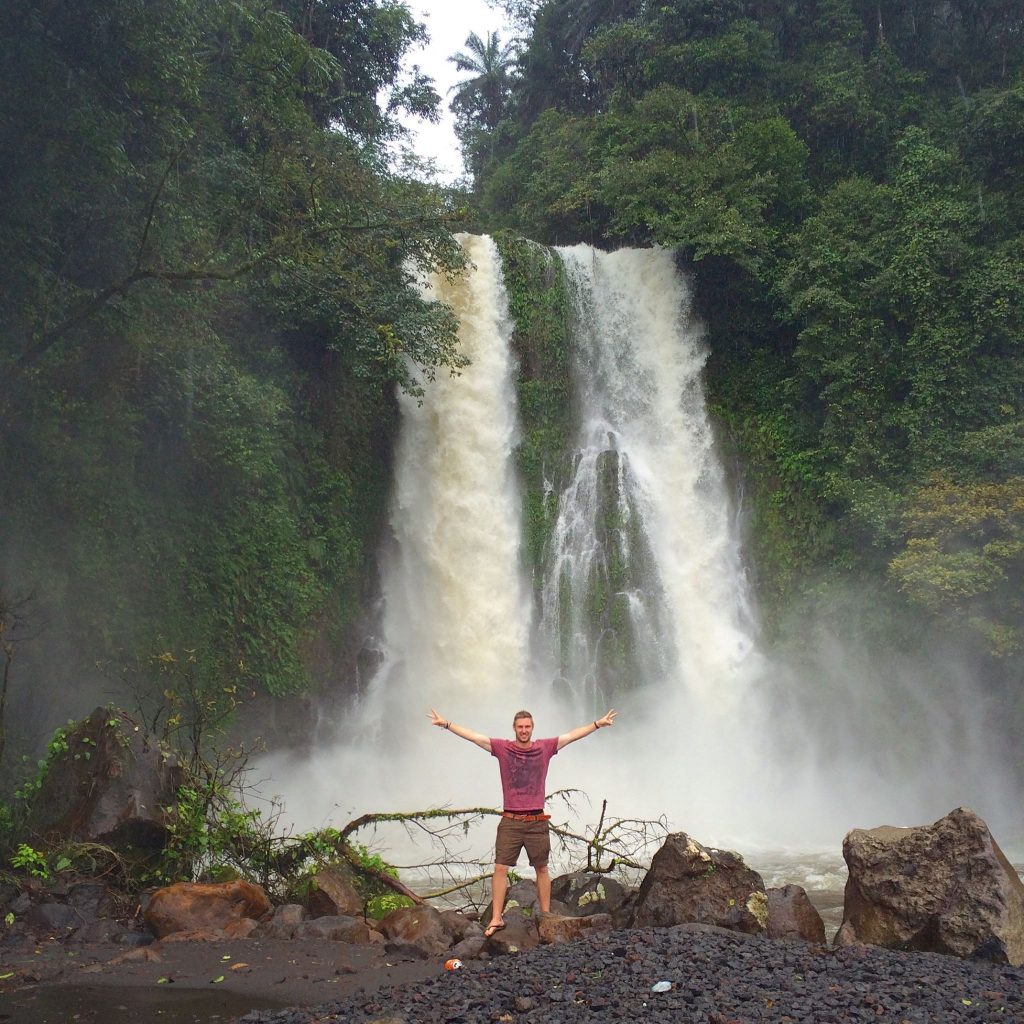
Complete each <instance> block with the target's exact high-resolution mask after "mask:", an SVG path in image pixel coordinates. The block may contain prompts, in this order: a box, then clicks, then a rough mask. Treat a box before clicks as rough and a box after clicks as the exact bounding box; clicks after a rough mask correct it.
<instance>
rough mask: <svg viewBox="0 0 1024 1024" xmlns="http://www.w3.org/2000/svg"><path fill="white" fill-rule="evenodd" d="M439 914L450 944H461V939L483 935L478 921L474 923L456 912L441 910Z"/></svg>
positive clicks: (481, 926)
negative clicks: (450, 941)
mask: <svg viewBox="0 0 1024 1024" xmlns="http://www.w3.org/2000/svg"><path fill="white" fill-rule="evenodd" d="M440 913H441V923H442V924H443V925H444V930H445V931H446V932H447V933H448V937H449V938H450V939H451V940H452V942H462V940H463V939H467V938H474V937H476V936H482V935H483V933H484V929H483V925H481V924H480V922H479V921H474V920H473V919H472V918H469V917H466V915H465V914H460V913H459V912H458V911H457V910H442V911H441V912H440Z"/></svg>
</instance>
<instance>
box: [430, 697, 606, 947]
mask: <svg viewBox="0 0 1024 1024" xmlns="http://www.w3.org/2000/svg"><path fill="white" fill-rule="evenodd" d="M617 714H618V712H617V711H609V712H608V713H607V714H606V715H605V716H604V717H603V718H598V719H596V720H595V721H593V722H588V723H587V724H586V725H581V726H580V727H579V728H578V729H573V730H572V732H567V733H563V734H562V735H561V736H559V737H557V738H551V739H544V740H535V739H533V715H531V714H530V712H529V711H517V712H516V714H515V717H514V718H513V720H512V728H513V730H514V731H515V735H516V738H515V740H503V739H496V738H493V737H492V738H488V737H487V736H484V735H482V734H481V733H478V732H474V731H473V730H472V729H467V728H465V726H461V725H456V724H455V723H454V722H452V721H451V720H450V719H445V718H442V717H441V716H440V715H439V714H438V713H437V712H436V711H435V710H434V709H433V708H431V709H430V721H431V723H432V724H433V725H436V726H438V727H440V728H441V729H448V730H450V731H451V732H453V733H455V735H456V736H461V737H462V739H464V740H469V741H470V743H475V744H476V745H477V746H478V747H481V748H483V749H484V750H486V751H487V752H488V753H489V754H491V755H493V756H494V757H496V758H497V759H498V767H499V768H500V769H501V789H502V794H503V797H504V801H505V802H504V810H503V811H502V814H501V821H500V822H499V824H498V837H497V840H496V841H495V850H494V877H493V879H492V882H491V922H490V924H489V925H488V926H487V929H486V931H485V932H484V935H485V936H487V937H488V938H490V936H492V935H493V934H494V933H495V932H497V931H500V930H501V929H502V928H504V927H505V920H504V918H503V916H502V912H503V910H504V907H505V894H506V892H507V891H508V869H509V868H511V867H515V864H516V861H518V860H519V854H520V853H521V852H522V850H523V847H524V846H525V847H526V854H527V856H528V857H529V858H530V865H531V867H533V868H534V870H535V871H536V872H537V901H538V903H539V904H540V912H541V913H542V914H547V913H549V912H550V911H551V875H550V873H549V872H548V857H549V855H550V853H551V837H550V835H549V827H548V820H549V819H550V817H551V815H550V814H545V813H544V796H545V788H544V787H545V783H546V781H547V777H548V763H549V762H550V760H551V758H552V757H554V756H555V754H557V753H558V751H560V750H561V749H562V747H564V746H566V745H568V744H569V743H575V742H576V740H581V739H583V737H584V736H589V735H590V734H591V733H594V732H597V730H598V729H600V728H602V727H603V726H606V725H612V724H613V723H614V722H615V716H616V715H617Z"/></svg>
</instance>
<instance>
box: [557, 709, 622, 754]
mask: <svg viewBox="0 0 1024 1024" xmlns="http://www.w3.org/2000/svg"><path fill="white" fill-rule="evenodd" d="M617 714H618V711H615V710H612V711H609V712H608V713H607V714H606V715H605V716H604V717H603V718H595V719H594V721H593V722H587V724H586V725H581V726H580V727H579V728H578V729H573V730H572V732H567V733H563V734H562V735H561V736H559V737H558V749H559V750H561V749H562V747H566V746H568V745H569V744H570V743H575V742H576V741H577V740H581V739H583V737H584V736H589V735H590V734H591V733H594V732H597V730H598V729H603V728H604V727H605V726H607V725H614V724H615V716H616V715H617Z"/></svg>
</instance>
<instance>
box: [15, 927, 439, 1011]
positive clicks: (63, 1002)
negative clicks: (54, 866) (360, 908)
mask: <svg viewBox="0 0 1024 1024" xmlns="http://www.w3.org/2000/svg"><path fill="white" fill-rule="evenodd" d="M144 950H145V953H143V954H140V953H138V952H136V953H134V954H133V956H137V955H145V956H147V957H148V956H153V957H157V958H159V959H140V960H135V959H129V960H121V961H120V962H114V963H111V961H116V960H117V958H119V957H123V956H124V955H125V953H126V952H129V951H126V949H125V947H124V946H118V945H114V944H98V945H89V946H72V945H65V944H62V943H59V942H54V941H49V942H42V943H39V944H36V945H29V946H24V947H20V948H18V949H0V976H3V975H6V974H12V975H13V976H12V977H10V978H4V979H3V980H0V1024H66V1022H69V1021H77V1022H80V1024H93V1022H96V1024H108V1022H109V1024H142V1022H146V1024H149V1022H154V1021H156V1022H161V1024H197V1022H207V1021H228V1020H231V1019H233V1018H235V1017H239V1016H241V1015H242V1014H244V1013H247V1012H249V1011H251V1010H271V1009H278V1008H283V1007H290V1006H315V1005H317V1004H319V1003H325V1002H329V1001H332V1000H337V999H341V998H345V997H346V996H349V995H355V994H358V993H359V992H360V991H363V992H366V993H369V992H374V991H376V990H377V989H378V988H379V987H380V986H381V985H400V984H403V983H405V982H411V981H420V980H423V979H425V978H429V977H432V976H434V975H436V974H438V973H443V970H444V968H443V966H442V961H438V962H437V963H435V962H433V961H429V962H427V961H410V960H408V959H403V958H401V957H396V956H392V955H389V954H386V953H384V951H383V950H381V949H379V948H368V947H364V946H353V945H349V944H348V943H344V942H316V941H309V940H305V941H297V940H277V939H238V940H233V941H223V942H168V943H154V944H153V945H152V946H147V947H144ZM239 965H242V966H239ZM162 978H165V979H167V980H166V981H160V979H162ZM218 978H223V980H222V981H217V980H216V979H218Z"/></svg>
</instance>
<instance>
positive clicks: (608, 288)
mask: <svg viewBox="0 0 1024 1024" xmlns="http://www.w3.org/2000/svg"><path fill="white" fill-rule="evenodd" d="M463 244H464V245H465V247H466V249H467V253H468V255H469V257H470V259H471V261H472V264H473V266H472V269H471V271H470V272H469V273H468V274H467V276H466V277H465V278H464V279H462V280H461V281H458V282H455V283H449V282H444V281H432V282H431V283H430V285H429V287H430V288H431V290H432V292H433V293H434V294H435V295H436V296H437V297H438V298H440V299H443V300H444V301H446V302H448V303H449V304H450V305H451V306H452V307H453V309H454V310H455V312H456V313H457V315H458V317H459V319H460V323H461V329H460V344H461V346H462V347H463V351H464V352H465V354H466V355H467V356H469V358H470V360H471V362H470V365H469V366H467V367H466V368H465V369H464V370H463V371H462V372H461V373H459V374H458V375H457V376H451V377H449V376H446V375H438V378H437V379H436V380H435V381H433V382H431V383H429V384H428V385H427V386H426V387H425V393H424V396H423V399H422V402H418V401H417V400H416V399H414V398H408V397H403V398H402V426H401V437H400V441H399V445H398V451H397V458H396V466H395V480H394V492H393V499H392V507H391V508H392V510H391V534H392V539H391V542H390V543H389V545H388V546H387V550H386V552H385V553H384V554H383V555H382V589H383V604H384V613H383V617H382V625H381V632H382V641H381V648H382V650H383V660H382V663H381V666H380V668H379V670H378V671H377V673H376V675H375V677H374V679H373V680H372V682H371V683H370V685H369V687H368V690H367V692H365V693H363V694H361V695H360V697H359V701H358V704H357V706H356V707H355V708H353V709H351V710H350V712H349V713H348V715H347V718H348V721H349V724H350V725H351V728H350V729H349V730H348V732H347V733H346V735H345V736H344V737H342V738H339V740H338V741H337V743H336V744H335V745H333V746H322V747H321V748H320V749H318V750H317V751H316V752H315V753H314V754H313V755H312V756H311V757H310V758H309V759H307V760H304V761H302V762H301V763H297V762H294V761H289V760H288V759H286V758H283V757H278V758H275V759H272V760H270V761H268V764H267V765H265V766H264V767H265V772H266V774H269V775H270V776H271V778H272V780H273V785H274V787H276V788H277V789H278V790H279V791H282V796H283V797H284V799H285V802H286V807H287V811H288V816H289V817H291V818H292V819H293V820H295V821H297V822H301V823H302V824H304V825H309V826H315V825H319V824H323V823H325V822H327V821H333V822H335V823H337V822H338V821H339V820H342V819H345V820H347V817H349V816H354V815H357V814H361V813H364V812H366V811H369V810H379V811H384V810H394V809H400V810H409V809H414V808H425V807H436V806H445V805H447V806H452V807H467V806H473V805H480V804H483V805H489V806H493V805H494V804H495V803H496V802H497V800H498V799H499V795H500V791H499V788H498V776H497V770H496V766H495V765H493V764H490V763H488V761H485V760H484V759H485V757H486V755H485V754H484V753H483V752H482V751H481V750H479V749H478V748H476V747H475V746H473V745H472V744H469V743H466V742H464V741H461V740H459V739H458V738H456V737H454V736H452V735H451V734H448V733H445V732H442V731H440V730H438V729H436V728H431V727H430V726H429V722H428V719H427V717H426V713H427V710H428V709H429V708H431V707H435V708H437V709H438V711H439V712H441V714H442V715H444V716H445V717H447V718H451V719H453V720H455V721H456V722H459V723H461V724H464V725H467V726H469V727H470V728H473V729H475V730H477V731H479V732H482V733H485V734H486V735H490V736H495V735H499V736H507V735H510V730H511V720H512V715H513V713H514V712H515V711H516V710H517V709H519V708H520V707H524V706H525V707H528V708H530V709H531V710H532V711H533V713H534V716H535V719H536V722H537V730H538V733H539V734H541V735H553V734H557V733H561V732H564V731H567V730H568V729H570V728H572V727H574V726H577V725H580V724H582V723H584V722H589V721H590V720H591V719H593V718H594V717H595V716H596V715H597V714H600V713H603V712H604V711H605V710H606V708H607V707H608V706H611V705H612V704H614V706H615V707H617V708H618V710H619V712H620V716H619V720H618V722H617V723H616V726H615V728H614V729H611V730H602V732H601V733H600V734H598V735H596V736H593V737H588V738H587V739H585V740H583V741H581V742H579V743H577V744H574V745H573V746H572V747H570V748H569V749H567V750H566V751H564V752H563V753H562V754H560V755H559V756H558V757H556V758H555V759H554V760H553V761H552V763H551V770H550V775H549V789H551V790H554V789H558V788H562V787H570V786H571V787H578V788H579V789H581V790H583V791H585V793H586V794H587V795H588V796H589V799H590V801H591V802H592V803H591V806H589V807H588V806H587V805H586V804H585V802H583V801H582V800H578V801H576V803H577V808H576V810H577V812H578V813H579V815H580V818H581V819H582V820H583V822H587V821H592V820H593V819H594V817H595V816H596V811H595V808H597V807H599V806H600V803H601V801H602V800H603V799H607V800H608V806H609V813H610V814H613V815H616V816H622V817H650V818H655V817H658V816H660V815H665V816H666V818H667V820H668V823H669V826H670V828H671V829H672V830H677V831H687V832H689V833H691V834H693V835H694V836H696V837H697V838H698V839H700V840H701V841H703V842H706V843H711V844H719V845H729V846H732V847H734V848H737V849H739V850H741V851H743V852H747V853H748V854H749V853H751V852H752V851H756V850H760V851H765V850H768V849H785V848H789V849H796V850H811V849H821V850H827V851H830V852H831V855H832V859H833V860H837V859H838V856H839V849H840V842H841V838H842V835H843V834H844V832H845V831H846V830H847V829H849V828H852V827H871V826H874V825H878V824H883V823H886V824H909V823H916V822H930V821H932V820H935V819H936V818H938V817H940V816H941V815H942V814H944V813H946V812H947V811H948V810H950V809H951V808H952V807H954V806H956V805H958V804H969V805H971V806H973V807H974V809H975V810H976V811H978V813H980V814H982V815H983V816H984V817H987V818H988V820H989V821H990V824H992V826H993V828H994V829H995V828H998V826H999V824H1000V823H1001V822H1004V821H1006V822H1009V821H1012V820H1013V817H1012V810H1013V803H1012V799H1013V797H1012V794H1013V789H1012V786H1011V785H1010V784H1009V781H1008V780H1009V777H1010V772H1008V771H1006V772H1004V771H1002V770H1001V768H1000V766H999V764H998V763H997V761H998V758H996V757H993V756H991V754H992V747H993V744H992V743H991V742H990V735H989V733H988V732H987V724H986V717H985V714H984V709H979V708H978V707H977V706H976V705H971V704H970V703H968V701H967V700H966V699H965V696H966V694H967V693H968V690H967V689H966V687H965V689H964V691H963V692H957V691H956V690H955V688H954V691H953V692H950V693H946V694H943V695H942V696H941V697H940V699H939V700H938V701H936V700H934V699H932V697H931V694H932V693H933V688H932V689H929V688H928V687H926V686H924V685H922V683H921V671H920V669H918V668H917V667H915V666H912V665H899V664H888V663H884V664H878V663H875V662H876V659H873V658H872V656H871V655H870V653H865V652H861V651H856V652H850V651H849V650H846V649H844V648H843V647H842V646H841V645H840V644H839V642H838V641H836V640H835V639H834V638H832V637H825V636H824V635H823V634H819V633H816V632H815V630H816V628H817V627H816V626H815V625H814V624H812V623H808V624H807V642H808V644H812V643H813V644H819V647H820V652H819V653H818V654H817V655H816V661H815V660H814V659H811V663H813V664H814V666H815V671H814V673H813V674H809V673H808V672H807V671H806V669H804V670H802V671H801V672H797V671H796V670H792V669H790V668H787V667H786V666H784V665H780V664H777V663H774V662H773V661H772V660H771V659H769V658H767V657H766V656H764V655H763V654H762V653H760V652H759V650H758V646H757V643H756V630H755V626H754V616H753V614H752V610H751V605H750V598H749V594H748V588H747V584H746V580H745V576H744V571H743V564H742V560H741V555H740V547H739V542H738V537H737V530H736V528H735V516H734V514H733V512H732V510H731V508H730V505H731V502H730V495H729V488H728V486H727V483H726V479H725V474H724V472H723V469H722V465H721V462H720V460H719V458H718V456H717V454H716V451H715V446H714V443H713V434H712V429H711V426H710V423H709V420H708V416H707V413H706V410H705V406H704V398H703V392H702V385H701V370H702V366H703V361H704V349H703V343H702V337H701V330H700V326H699V324H698V323H697V322H696V321H695V319H694V317H693V315H692V313H691V309H690V305H691V300H690V294H689V290H688V286H687V283H686V281H685V279H684V278H683V277H682V276H681V275H680V274H679V273H678V271H677V269H676V267H675V265H674V260H673V258H672V254H671V253H669V252H667V251H662V250H620V251H618V252H614V253H603V252H599V251H597V250H595V249H592V248H590V247H588V246H576V247H573V248H569V249H562V250H558V251H557V252H556V253H555V254H554V255H553V258H557V259H560V260H561V261H562V264H563V265H564V267H565V270H566V276H567V280H568V282H569V284H570V288H571V291H572V297H573V304H574V314H573V316H574V327H573V333H572V338H573V341H572V343H573V347H574V352H573V377H574V387H575V392H576V393H575V395H574V405H573V408H574V415H575V418H576V426H575V431H576V436H575V441H574V442H573V444H574V446H575V448H576V451H575V452H574V453H571V457H569V458H568V459H567V463H566V465H567V467H568V469H567V470H566V471H565V472H564V473H563V476H562V480H561V482H560V483H559V484H558V491H559V501H558V511H557V517H556V519H555V522H554V524H553V528H552V531H551V536H550V539H549V541H548V544H547V549H546V552H545V555H544V558H543V563H544V564H543V568H542V572H541V575H540V578H539V579H538V580H535V583H536V584H537V585H536V586H534V587H533V588H531V587H530V585H529V581H528V580H527V579H526V573H525V567H524V566H523V565H522V554H521V552H522V550H523V538H522V536H521V519H522V512H521V508H522V506H521V501H522V496H521V494H520V493H519V487H518V483H517V477H516V473H515V469H514V465H515V463H514V453H515V448H516V444H517V441H518V439H519V427H518V425H517V407H516V397H515V376H516V363H515V359H514V357H513V355H512V353H511V350H510V339H511V335H512V324H511V322H510V320H509V314H508V308H507V300H506V295H505V290H504V285H503V281H502V270H501V266H500V261H499V258H498V253H497V249H496V246H495V244H494V242H493V241H492V240H490V239H489V238H481V237H466V238H465V239H464V241H463ZM552 486H554V485H552ZM531 590H532V594H531ZM598 592H600V593H603V594H604V595H605V597H603V598H601V599H600V600H595V599H594V598H593V595H594V594H595V593H598ZM930 682H931V681H930V680H929V683H930ZM926 694H927V695H928V696H926ZM488 839H489V835H488V836H486V837H483V838H482V840H481V842H482V844H483V847H482V848H481V849H479V850H476V851H475V855H476V856H482V857H484V858H485V859H486V856H487V854H486V843H487V841H488ZM791 880H800V879H791Z"/></svg>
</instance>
